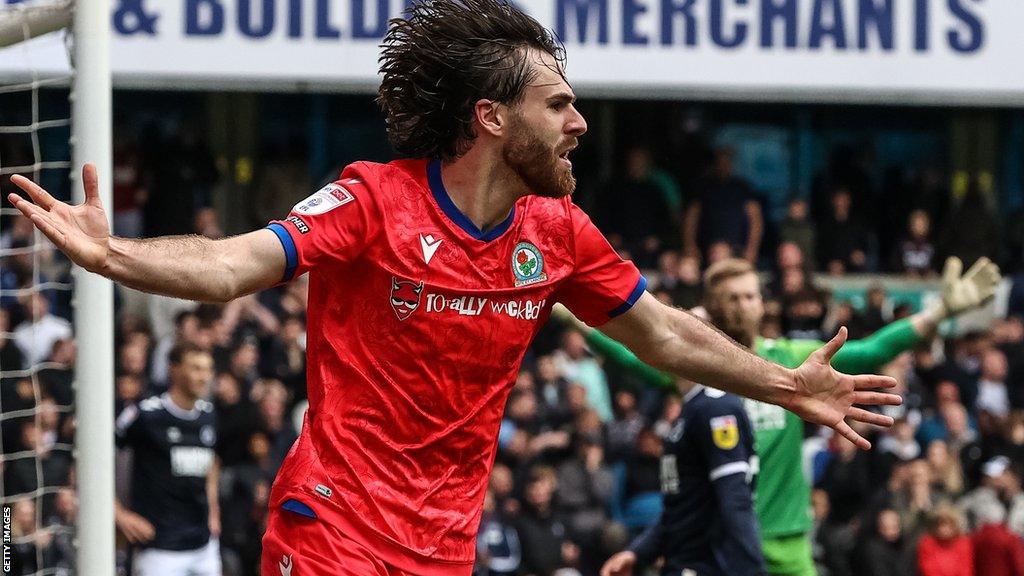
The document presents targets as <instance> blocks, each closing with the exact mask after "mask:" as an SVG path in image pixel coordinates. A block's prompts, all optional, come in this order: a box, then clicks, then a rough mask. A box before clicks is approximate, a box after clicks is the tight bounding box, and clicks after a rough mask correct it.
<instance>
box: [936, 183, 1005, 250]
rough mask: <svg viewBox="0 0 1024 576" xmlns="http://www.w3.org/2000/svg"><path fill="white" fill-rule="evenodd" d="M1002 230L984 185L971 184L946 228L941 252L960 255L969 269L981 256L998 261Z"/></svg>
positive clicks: (954, 209)
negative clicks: (983, 189)
mask: <svg viewBox="0 0 1024 576" xmlns="http://www.w3.org/2000/svg"><path fill="white" fill-rule="evenodd" d="M999 228H1000V227H999V219H998V218H997V217H996V215H995V213H994V212H993V211H992V209H991V208H990V206H989V203H988V201H987V200H986V199H985V195H984V194H983V192H982V190H981V186H980V185H979V184H978V183H977V182H972V183H971V184H970V186H968V188H967V193H966V194H964V197H963V199H962V200H961V201H960V203H959V204H958V205H957V206H955V207H954V208H953V210H952V212H951V213H950V217H949V222H948V223H947V224H946V226H945V227H944V228H943V238H942V242H941V245H942V252H943V254H944V255H946V256H958V257H959V258H960V259H961V260H963V262H964V265H965V266H970V265H971V264H972V263H974V262H975V261H976V260H978V259H979V258H981V257H982V256H987V257H989V258H990V259H993V260H996V259H998V256H999V252H1000V246H999V240H1000V237H999ZM965 231H970V232H968V233H965Z"/></svg>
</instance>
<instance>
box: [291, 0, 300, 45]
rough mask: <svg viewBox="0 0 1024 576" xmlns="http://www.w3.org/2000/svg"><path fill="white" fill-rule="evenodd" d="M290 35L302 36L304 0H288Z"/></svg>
mask: <svg viewBox="0 0 1024 576" xmlns="http://www.w3.org/2000/svg"><path fill="white" fill-rule="evenodd" d="M288 37H289V38H302V0H288Z"/></svg>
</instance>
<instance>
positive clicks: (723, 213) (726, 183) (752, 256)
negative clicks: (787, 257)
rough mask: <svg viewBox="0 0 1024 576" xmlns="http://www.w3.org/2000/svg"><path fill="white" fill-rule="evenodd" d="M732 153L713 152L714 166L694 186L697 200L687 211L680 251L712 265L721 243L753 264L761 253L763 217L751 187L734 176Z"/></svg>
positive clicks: (725, 150)
mask: <svg viewBox="0 0 1024 576" xmlns="http://www.w3.org/2000/svg"><path fill="white" fill-rule="evenodd" d="M733 156H734V154H733V151H732V150H730V149H728V148H719V149H718V150H715V163H714V167H713V169H712V170H711V174H709V175H708V176H707V177H706V178H704V179H703V180H701V181H700V182H699V183H698V185H697V197H696V198H694V200H693V201H692V202H691V203H690V206H689V207H688V208H687V209H686V217H685V219H684V222H683V250H684V253H685V254H686V255H687V256H693V257H697V258H700V257H701V255H704V257H705V258H706V259H707V260H708V262H711V260H712V258H711V255H710V254H709V251H710V248H711V246H712V245H713V244H715V243H718V242H721V243H723V244H724V245H725V246H728V247H729V248H731V250H732V251H733V253H735V254H736V255H738V256H740V257H742V258H744V259H746V260H747V261H748V262H751V263H755V262H756V261H757V257H758V254H759V252H760V250H761V239H762V236H763V234H764V216H763V215H762V213H761V204H760V202H759V201H758V199H757V197H756V195H755V194H754V191H753V190H752V189H751V187H750V184H748V183H747V181H746V180H744V179H742V178H740V177H738V176H736V174H735V172H734V169H733V168H734V167H733Z"/></svg>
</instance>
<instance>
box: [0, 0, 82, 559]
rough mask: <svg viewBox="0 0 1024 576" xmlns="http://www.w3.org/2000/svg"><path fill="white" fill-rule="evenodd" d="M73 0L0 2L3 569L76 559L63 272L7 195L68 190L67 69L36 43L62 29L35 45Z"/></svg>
mask: <svg viewBox="0 0 1024 576" xmlns="http://www.w3.org/2000/svg"><path fill="white" fill-rule="evenodd" d="M68 5H69V2H67V1H61V2H42V3H40V2H34V3H26V4H14V5H9V6H8V5H0V46H7V47H5V48H0V69H2V78H3V79H2V80H0V191H2V193H3V199H2V200H0V308H2V312H0V446H2V450H3V453H2V458H0V465H2V474H0V501H2V503H3V505H4V506H5V507H9V508H10V512H11V514H10V519H11V531H12V540H11V544H12V547H13V549H12V555H11V557H10V562H11V565H10V566H8V565H6V563H7V561H8V559H7V558H6V557H5V558H4V560H3V562H4V565H3V566H0V568H3V569H5V570H6V572H5V573H13V574H36V575H40V576H42V575H49V574H54V575H66V574H72V573H73V566H74V560H75V558H74V546H73V537H74V531H73V527H74V513H75V511H74V509H75V507H76V503H75V497H74V493H73V487H74V474H73V466H72V443H71V439H72V438H73V433H72V431H73V426H74V423H73V417H74V416H73V401H72V385H71V382H72V372H71V369H72V366H73V361H74V344H73V340H72V330H71V322H70V321H71V297H70V296H71V283H70V274H69V270H70V267H69V266H68V265H67V263H66V261H65V260H64V259H63V258H62V257H61V256H60V255H59V253H58V252H56V251H55V250H54V249H53V247H52V246H51V245H50V244H49V242H48V241H47V240H46V239H45V238H44V237H43V236H42V235H41V234H39V233H38V232H37V231H35V230H34V227H32V226H31V224H30V223H29V222H28V221H27V220H25V219H24V218H23V217H22V216H21V215H20V213H19V212H18V211H17V210H15V209H14V208H13V207H11V205H10V203H9V202H8V201H7V198H6V197H7V194H8V193H10V192H12V191H15V190H14V188H13V186H12V185H11V184H10V176H11V175H13V174H22V175H24V176H26V177H29V178H32V179H33V180H35V181H36V182H40V183H41V184H43V185H44V186H46V187H47V189H49V190H51V191H53V192H54V193H55V195H58V196H60V197H62V199H67V198H68V195H69V190H70V188H69V185H68V180H69V179H68V171H69V169H70V166H71V162H70V147H69V136H70V124H71V122H70V104H69V100H68V88H67V87H68V86H69V84H70V72H59V73H56V74H54V73H53V70H52V59H49V58H48V61H47V62H40V61H39V60H40V53H39V50H38V47H39V45H40V44H49V45H50V46H54V45H57V44H58V43H59V44H61V45H63V42H62V40H65V39H66V38H64V34H65V33H64V32H63V31H58V32H53V34H56V35H59V37H56V38H55V37H54V36H53V35H51V36H50V37H48V38H39V39H36V40H30V39H31V38H34V37H36V36H38V35H40V34H44V33H47V32H52V31H53V30H57V29H59V28H60V27H62V26H64V25H66V23H67V20H68V16H69V14H70V11H69V10H68ZM18 40H21V41H18ZM65 53H66V51H65ZM51 54H52V50H51ZM65 60H66V64H65V63H61V65H62V66H66V69H67V70H70V69H71V66H70V59H69V58H67V57H66V56H65ZM44 68H48V69H45V70H44Z"/></svg>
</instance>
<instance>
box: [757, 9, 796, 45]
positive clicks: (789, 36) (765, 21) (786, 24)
mask: <svg viewBox="0 0 1024 576" xmlns="http://www.w3.org/2000/svg"><path fill="white" fill-rule="evenodd" d="M796 7H797V0H782V2H781V3H779V0H762V1H761V47H763V48H771V47H773V46H775V22H776V20H782V25H783V30H784V31H785V36H786V48H796V27H797V20H796Z"/></svg>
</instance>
